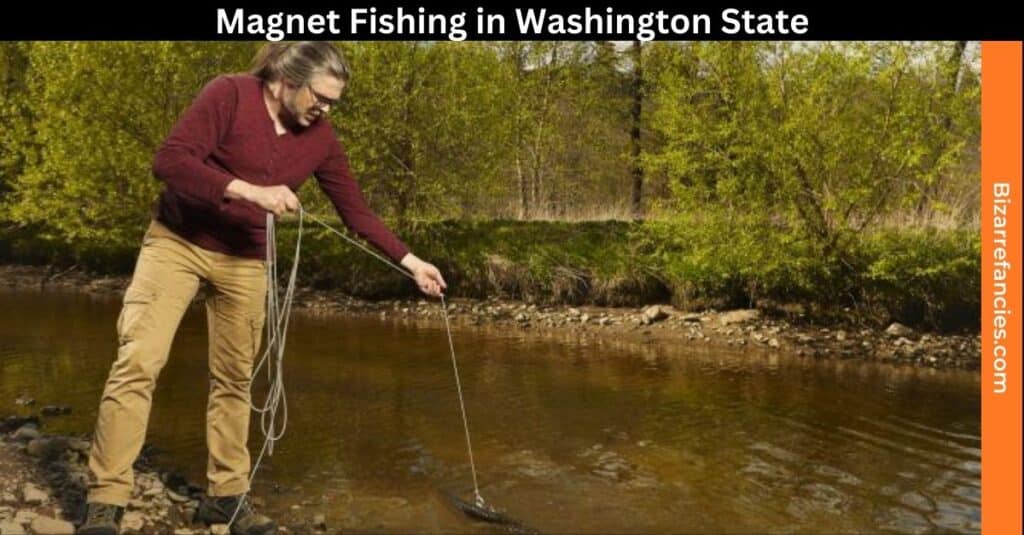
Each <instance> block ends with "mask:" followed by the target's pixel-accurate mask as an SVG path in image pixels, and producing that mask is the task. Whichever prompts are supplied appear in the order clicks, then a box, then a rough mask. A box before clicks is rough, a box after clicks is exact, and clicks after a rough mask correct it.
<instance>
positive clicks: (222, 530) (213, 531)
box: [210, 524, 231, 535]
mask: <svg viewBox="0 0 1024 535" xmlns="http://www.w3.org/2000/svg"><path fill="white" fill-rule="evenodd" d="M229 533H231V530H230V529H229V528H228V525H227V524H213V525H212V526H210V535H228V534H229Z"/></svg>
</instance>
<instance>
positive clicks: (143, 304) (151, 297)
mask: <svg viewBox="0 0 1024 535" xmlns="http://www.w3.org/2000/svg"><path fill="white" fill-rule="evenodd" d="M155 301H156V292H155V291H154V290H149V289H144V288H138V287H135V286H129V287H128V289H127V290H126V291H125V293H124V302H123V305H122V306H121V314H120V315H119V316H118V318H117V338H118V340H119V341H120V342H121V343H122V344H124V343H127V342H130V341H132V340H134V339H135V337H136V335H137V334H138V333H139V331H140V330H141V329H142V328H143V327H144V326H145V324H146V322H148V321H149V319H150V318H151V317H152V316H153V303H154V302H155Z"/></svg>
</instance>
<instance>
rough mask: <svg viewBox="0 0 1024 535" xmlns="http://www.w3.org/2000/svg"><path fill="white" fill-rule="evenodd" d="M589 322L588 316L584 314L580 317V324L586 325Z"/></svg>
mask: <svg viewBox="0 0 1024 535" xmlns="http://www.w3.org/2000/svg"><path fill="white" fill-rule="evenodd" d="M588 321H590V314H584V315H582V316H580V323H586V322H588Z"/></svg>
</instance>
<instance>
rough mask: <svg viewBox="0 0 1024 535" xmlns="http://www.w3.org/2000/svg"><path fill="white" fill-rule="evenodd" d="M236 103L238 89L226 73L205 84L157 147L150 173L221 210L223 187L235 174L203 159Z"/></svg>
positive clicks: (223, 130)
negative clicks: (226, 171)
mask: <svg viewBox="0 0 1024 535" xmlns="http://www.w3.org/2000/svg"><path fill="white" fill-rule="evenodd" d="M237 104H238V88H237V87H236V86H235V84H234V82H232V81H231V80H230V79H228V78H227V77H226V76H218V77H217V78H215V79H213V80H212V81H210V82H209V83H207V84H206V86H205V87H203V90H202V91H201V92H200V93H199V96H198V97H196V99H195V100H194V101H193V102H192V104H191V105H190V106H189V108H188V109H187V110H186V111H185V113H184V114H183V115H182V116H181V117H180V118H178V122H177V123H175V125H174V127H173V128H172V129H171V133H170V134H169V135H168V136H167V139H165V140H164V142H163V144H162V145H161V146H160V148H159V149H158V150H157V152H156V156H155V157H154V158H153V175H154V176H155V177H156V178H158V179H160V180H162V181H164V182H166V183H167V185H168V186H169V187H170V188H172V189H174V191H175V193H178V194H180V195H182V196H184V197H186V198H188V199H190V200H192V201H195V202H198V203H200V204H205V205H207V206H210V207H213V208H218V209H222V208H223V207H224V206H225V205H226V204H227V202H226V200H225V199H224V190H226V189H227V187H228V183H230V182H231V181H232V180H234V179H235V177H234V176H232V175H230V174H228V173H225V172H223V171H221V170H219V169H217V168H215V167H212V166H210V165H207V164H206V163H205V160H206V159H207V157H209V156H210V154H211V153H212V152H213V151H214V149H215V148H216V147H217V145H218V143H219V142H220V140H221V139H222V136H224V135H225V134H226V133H227V131H228V128H229V126H230V124H231V120H232V116H233V115H234V113H235V108H236V106H237Z"/></svg>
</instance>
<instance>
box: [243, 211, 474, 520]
mask: <svg viewBox="0 0 1024 535" xmlns="http://www.w3.org/2000/svg"><path fill="white" fill-rule="evenodd" d="M306 217H308V218H309V219H311V220H312V221H314V222H316V223H318V224H320V225H322V226H323V227H324V228H325V229H327V230H329V231H331V232H333V233H334V234H337V235H338V236H341V237H342V238H343V239H345V240H346V241H348V242H349V243H351V244H352V245H355V246H356V247H358V248H360V249H362V250H363V251H365V252H367V253H369V254H370V255H372V256H374V257H375V258H377V259H378V260H380V261H382V262H384V263H385V264H387V265H389V266H391V267H392V268H394V269H395V270H396V271H398V272H399V273H401V274H402V275H405V276H406V277H408V278H410V279H412V280H413V281H415V280H416V277H415V276H413V274H412V273H410V272H409V271H408V270H407V269H405V268H403V267H401V266H399V265H397V264H395V263H394V262H392V261H391V260H389V259H387V258H385V257H383V256H381V255H380V254H378V253H377V252H376V251H373V250H372V249H370V248H369V247H367V246H365V245H363V244H362V243H359V242H358V241H356V240H355V239H353V238H351V237H349V236H348V235H346V234H345V233H343V232H341V231H339V230H338V229H336V228H334V227H333V226H331V225H330V224H328V223H327V222H326V221H324V220H323V219H320V218H319V217H317V216H315V215H313V214H311V213H309V212H306V211H305V209H304V208H302V207H301V206H300V207H299V210H298V237H297V238H296V240H295V256H294V258H293V259H292V268H291V273H290V274H289V276H288V282H287V284H286V285H285V288H284V295H281V289H280V288H279V287H278V280H279V279H278V272H277V233H276V229H275V223H274V215H273V214H271V213H268V214H267V231H266V232H267V312H266V325H267V335H266V340H267V343H266V348H265V350H264V352H263V356H262V357H261V358H260V360H259V362H258V363H257V364H256V366H255V367H254V368H253V372H252V377H253V382H252V383H250V385H249V392H250V397H251V394H252V384H254V383H255V378H256V377H257V375H258V374H259V373H260V369H261V368H262V367H263V366H264V364H266V366H267V381H268V384H269V390H268V392H267V396H266V399H265V400H264V402H263V405H262V407H257V406H255V405H252V404H251V403H250V407H251V408H252V410H254V411H256V412H258V413H260V430H261V431H262V433H263V436H264V441H263V447H262V448H261V450H260V454H259V455H258V456H257V457H256V461H255V462H254V463H253V467H252V470H251V471H250V473H249V485H248V486H249V487H250V488H251V485H252V481H253V478H254V477H255V476H256V471H257V470H258V469H259V466H260V462H261V461H262V460H263V455H264V454H270V455H273V454H274V443H275V442H276V441H278V440H280V439H281V438H282V437H283V436H284V431H285V429H286V428H287V426H288V403H287V401H286V397H285V390H284V349H285V339H286V338H287V333H288V318H289V316H290V315H291V307H292V300H293V298H294V297H295V280H296V274H297V273H298V270H299V256H300V253H301V251H302V230H303V225H304V219H305V218H306ZM441 311H442V314H443V316H444V328H445V332H446V333H447V335H448V349H449V350H450V352H451V358H452V369H453V370H454V372H455V386H456V389H457V391H458V394H459V408H460V410H461V413H462V428H463V431H464V432H465V434H466V449H467V450H468V452H469V466H470V470H471V473H472V475H473V497H474V500H475V501H476V505H477V506H479V507H483V506H484V499H483V497H482V496H481V495H480V486H479V485H478V484H477V478H476V463H475V462H474V460H473V443H472V441H471V440H470V438H469V420H468V419H467V418H466V403H465V401H464V399H463V396H462V382H461V381H460V380H459V366H458V363H457V362H456V359H455V344H454V343H453V342H452V330H451V324H450V322H449V320H448V305H447V304H446V303H445V299H444V295H443V294H442V295H441ZM278 411H280V414H281V417H280V423H279V422H278V419H279V418H278ZM279 425H280V427H278V426H279ZM245 494H248V490H247V491H246V492H245ZM244 499H245V495H244V494H243V496H242V498H241V499H239V500H238V504H237V506H236V507H235V511H234V513H233V514H232V515H231V519H230V520H229V521H228V526H230V525H231V524H233V523H234V521H235V518H236V517H237V516H238V511H239V510H240V509H241V506H242V503H243V502H244Z"/></svg>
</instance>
